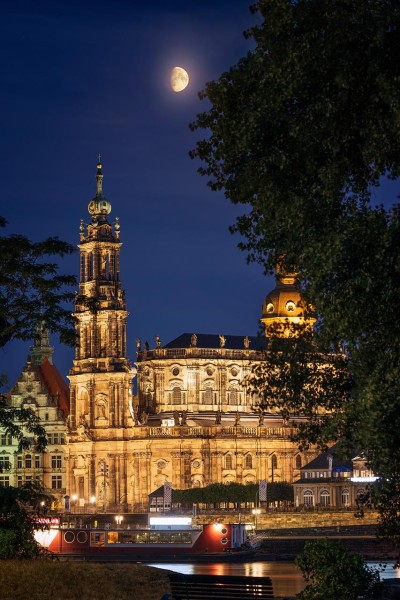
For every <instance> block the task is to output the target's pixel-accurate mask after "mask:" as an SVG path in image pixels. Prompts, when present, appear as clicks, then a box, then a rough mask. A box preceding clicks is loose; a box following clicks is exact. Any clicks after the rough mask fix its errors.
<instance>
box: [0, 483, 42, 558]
mask: <svg viewBox="0 0 400 600" xmlns="http://www.w3.org/2000/svg"><path fill="white" fill-rule="evenodd" d="M52 501H53V498H52V497H51V496H49V495H48V494H46V493H44V491H43V489H42V488H41V486H40V485H39V484H36V483H27V484H25V485H23V486H22V487H20V488H14V487H0V559H10V558H34V557H36V556H38V555H39V554H40V552H41V548H40V546H39V544H38V543H37V541H36V540H35V537H34V531H35V529H38V528H40V526H39V525H38V524H37V523H35V517H40V516H43V515H45V514H46V513H47V511H48V510H49V508H50V506H51V502H52Z"/></svg>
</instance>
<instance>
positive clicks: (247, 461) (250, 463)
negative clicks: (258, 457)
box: [245, 454, 253, 469]
mask: <svg viewBox="0 0 400 600" xmlns="http://www.w3.org/2000/svg"><path fill="white" fill-rule="evenodd" d="M245 467H246V469H252V468H253V457H252V455H251V454H246V458H245Z"/></svg>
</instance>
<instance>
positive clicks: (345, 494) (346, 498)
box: [342, 489, 350, 506]
mask: <svg viewBox="0 0 400 600" xmlns="http://www.w3.org/2000/svg"><path fill="white" fill-rule="evenodd" d="M342 506H350V492H349V490H348V489H344V490H342Z"/></svg>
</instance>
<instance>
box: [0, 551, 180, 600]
mask: <svg viewBox="0 0 400 600" xmlns="http://www.w3.org/2000/svg"><path fill="white" fill-rule="evenodd" d="M0 581H1V591H0V596H1V598H2V600H26V598H35V600H54V598H64V600H82V598H84V599H85V600H110V599H112V600H134V598H140V600H159V599H160V597H161V596H162V595H163V593H164V592H166V591H168V590H169V587H168V583H167V577H166V575H165V574H164V571H162V570H161V569H154V568H152V567H147V566H144V565H134V564H104V563H103V564H88V563H80V562H59V561H51V560H45V559H43V560H13V561H0Z"/></svg>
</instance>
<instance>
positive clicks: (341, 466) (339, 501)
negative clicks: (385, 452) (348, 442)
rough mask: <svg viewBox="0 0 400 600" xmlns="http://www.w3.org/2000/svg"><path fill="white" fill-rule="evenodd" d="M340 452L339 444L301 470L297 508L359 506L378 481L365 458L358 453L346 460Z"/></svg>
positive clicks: (296, 492) (296, 489)
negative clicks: (359, 502) (360, 501)
mask: <svg viewBox="0 0 400 600" xmlns="http://www.w3.org/2000/svg"><path fill="white" fill-rule="evenodd" d="M338 448H339V447H338V444H335V445H334V446H332V447H331V448H330V449H329V450H327V451H326V452H323V453H322V454H320V455H319V456H317V457H316V458H314V459H313V460H312V461H310V462H309V463H307V464H306V465H304V466H302V467H301V469H300V478H299V479H298V480H297V481H295V482H294V498H295V504H296V506H304V507H309V508H310V507H314V506H321V507H325V508H327V507H334V508H352V507H357V506H358V501H359V500H360V499H362V498H363V496H365V494H366V493H367V490H368V486H370V485H372V484H373V483H374V482H375V481H376V479H377V478H376V476H375V474H374V473H373V472H372V470H371V469H370V468H369V466H368V464H367V462H366V460H365V458H363V457H362V456H358V455H357V454H356V453H355V454H354V457H353V458H352V459H351V460H343V459H342V458H341V457H340V454H339V451H338Z"/></svg>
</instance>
